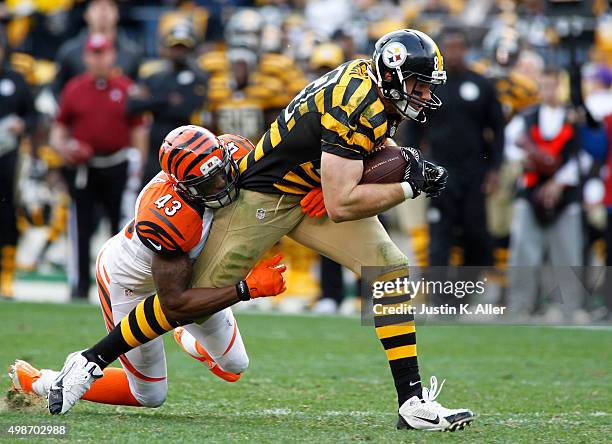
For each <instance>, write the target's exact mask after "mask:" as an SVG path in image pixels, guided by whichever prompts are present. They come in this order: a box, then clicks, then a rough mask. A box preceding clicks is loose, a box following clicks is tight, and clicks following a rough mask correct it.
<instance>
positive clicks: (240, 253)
mask: <svg viewBox="0 0 612 444" xmlns="http://www.w3.org/2000/svg"><path fill="white" fill-rule="evenodd" d="M445 80H446V72H445V71H444V63H443V58H442V54H441V53H440V50H439V48H438V46H437V45H436V43H435V42H434V41H433V40H432V39H431V38H430V37H429V36H427V35H426V34H424V33H422V32H420V31H416V30H411V29H403V30H399V31H394V32H391V33H389V34H386V35H385V36H383V37H382V38H381V39H380V40H379V41H378V42H377V43H376V46H375V50H374V54H373V58H372V59H371V60H366V59H359V60H352V61H349V62H347V63H344V64H342V65H340V66H339V67H337V68H336V69H334V70H332V71H331V72H329V73H327V74H325V75H323V76H322V77H320V78H318V79H317V80H315V81H313V82H312V83H310V84H309V85H308V86H306V87H305V88H304V89H303V90H302V91H301V92H300V93H299V94H298V95H297V96H296V97H295V98H294V99H293V100H292V101H291V103H290V104H289V105H288V106H287V107H286V108H284V109H283V110H282V111H281V113H280V115H279V116H278V118H277V119H276V120H275V121H274V123H272V125H271V126H270V129H269V130H268V131H267V132H266V133H265V134H264V136H263V137H262V138H261V140H260V141H259V143H258V144H257V145H256V147H255V149H254V150H253V151H251V152H250V153H249V154H248V155H247V156H245V157H244V158H242V160H240V162H238V166H239V169H240V174H241V178H240V189H241V191H240V195H239V196H238V198H237V200H236V204H235V205H232V206H229V207H224V208H219V209H218V210H215V223H214V225H213V227H212V229H211V233H210V236H209V238H208V241H207V242H208V245H209V246H210V248H211V251H213V253H212V254H205V255H201V256H200V257H199V259H198V261H197V262H196V264H195V265H194V285H196V286H198V287H211V286H213V287H224V286H227V285H232V284H236V283H237V282H239V281H240V280H241V279H244V277H245V276H246V274H247V272H248V271H249V269H250V268H251V267H252V266H253V264H255V263H256V261H257V259H258V258H259V257H260V256H261V255H262V254H263V253H264V252H266V251H267V250H268V249H269V248H270V247H271V246H272V245H274V243H276V242H277V241H278V240H279V239H280V238H281V237H282V236H284V235H287V236H289V237H290V238H292V239H293V240H295V241H297V242H298V243H300V244H302V245H305V246H307V247H310V248H312V249H313V250H315V251H317V252H318V253H320V254H322V255H324V256H327V257H329V258H330V259H332V260H334V261H336V262H338V263H340V264H342V265H345V266H346V267H348V268H350V269H351V270H352V271H354V272H355V273H358V274H361V271H362V267H366V266H379V267H381V268H382V267H384V270H385V271H384V272H381V274H380V275H378V280H384V279H394V278H396V277H405V276H407V273H408V267H407V265H408V264H407V259H406V257H405V255H404V254H403V253H402V252H401V251H400V249H399V248H398V247H397V246H396V245H395V244H394V243H393V242H392V241H391V239H390V237H389V235H388V234H387V232H386V231H385V229H384V228H383V226H382V225H381V224H380V222H379V221H378V219H377V218H376V217H375V216H376V215H377V214H379V213H381V212H383V211H385V210H387V209H389V208H391V207H393V206H395V205H398V204H400V203H402V202H404V201H405V200H407V199H412V198H415V197H417V196H418V195H419V194H421V192H424V193H425V194H427V195H434V194H436V193H439V192H440V191H441V190H442V189H443V188H444V186H445V182H446V171H445V170H444V168H442V167H438V166H436V165H433V164H432V163H429V162H424V161H423V159H422V156H421V154H420V152H419V151H418V150H416V149H414V148H402V154H403V155H404V157H405V158H406V160H407V161H408V164H409V165H410V166H409V167H408V168H407V169H406V172H405V174H404V180H403V181H402V182H401V183H392V184H361V183H360V181H361V178H362V174H363V158H364V156H366V155H368V154H369V153H371V152H372V151H373V150H375V149H377V148H379V147H381V146H382V145H384V144H389V143H392V141H391V140H390V138H391V137H393V135H394V133H395V130H396V128H397V125H398V124H399V123H400V122H401V120H403V119H406V118H409V119H414V120H416V121H418V122H421V123H424V122H425V121H426V112H427V111H428V110H432V109H436V108H438V107H439V106H440V105H441V101H440V100H439V98H438V97H436V95H435V94H434V90H435V88H436V87H437V86H439V85H440V84H443V83H444V82H445ZM321 189H322V197H324V206H325V207H326V213H327V215H328V216H329V217H323V218H309V217H305V215H304V213H303V212H302V207H301V205H300V201H301V200H302V199H304V202H305V203H307V202H310V203H312V202H316V201H317V199H312V197H313V196H315V195H317V194H319V195H320V193H321ZM319 197H321V196H319ZM318 200H319V201H320V199H318ZM309 208H312V209H313V211H309V213H314V214H316V213H319V214H320V213H321V211H319V210H318V207H317V206H316V205H315V206H314V207H311V206H310V205H306V209H309ZM230 266H231V267H230ZM388 299H389V301H388V303H389V304H391V303H399V302H402V301H408V300H409V299H410V297H409V296H408V295H403V296H400V297H394V298H388ZM374 323H375V326H376V333H377V335H378V338H379V339H380V341H381V342H382V345H383V348H384V349H385V352H386V355H387V358H388V360H389V365H390V367H391V373H392V375H393V379H394V382H395V387H396V389H397V395H398V402H399V420H398V424H397V427H398V428H416V429H429V430H455V429H458V428H463V427H464V425H465V424H468V423H470V422H471V421H472V420H473V413H472V412H471V411H469V410H467V409H457V410H449V409H446V408H444V407H442V406H441V405H440V404H439V403H438V402H436V401H435V398H436V396H437V394H438V390H437V383H436V381H435V380H432V387H431V389H426V388H422V385H421V377H420V375H419V369H418V364H417V352H416V337H415V325H414V320H413V319H412V318H410V317H402V319H400V320H398V318H397V317H394V316H376V317H375V319H374ZM440 387H441V386H440Z"/></svg>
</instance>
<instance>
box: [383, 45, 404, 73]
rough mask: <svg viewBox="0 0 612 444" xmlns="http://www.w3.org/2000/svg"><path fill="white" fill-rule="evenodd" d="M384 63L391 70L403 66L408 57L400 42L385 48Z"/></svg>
mask: <svg viewBox="0 0 612 444" xmlns="http://www.w3.org/2000/svg"><path fill="white" fill-rule="evenodd" d="M382 52H383V57H382V59H383V63H384V64H385V65H387V66H388V67H389V68H397V67H398V66H402V65H403V64H404V62H405V61H406V58H407V57H408V51H406V47H405V46H404V45H402V44H401V43H399V42H390V43H389V44H387V45H386V46H385V47H384V48H383V51H382Z"/></svg>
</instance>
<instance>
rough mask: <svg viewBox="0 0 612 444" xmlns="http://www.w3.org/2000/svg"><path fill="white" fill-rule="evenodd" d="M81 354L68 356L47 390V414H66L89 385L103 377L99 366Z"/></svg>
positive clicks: (75, 353) (78, 352) (76, 353)
mask: <svg viewBox="0 0 612 444" xmlns="http://www.w3.org/2000/svg"><path fill="white" fill-rule="evenodd" d="M82 352H83V350H81V351H77V352H74V353H71V354H70V355H68V357H67V358H66V362H65V363H64V368H62V371H61V372H60V373H59V375H57V377H56V378H55V380H54V381H53V384H52V385H51V388H50V389H49V395H48V397H47V400H48V401H49V413H51V414H52V415H63V414H64V413H66V412H68V410H70V409H71V408H72V407H74V405H75V404H76V403H77V401H78V400H79V399H81V397H82V396H83V395H84V394H85V392H86V391H87V390H89V388H90V387H91V384H93V383H94V381H95V380H96V379H99V378H101V377H102V376H103V375H104V373H103V372H102V369H101V368H100V366H99V365H98V364H96V363H95V362H90V361H88V360H87V358H85V356H83V355H82V354H81V353H82Z"/></svg>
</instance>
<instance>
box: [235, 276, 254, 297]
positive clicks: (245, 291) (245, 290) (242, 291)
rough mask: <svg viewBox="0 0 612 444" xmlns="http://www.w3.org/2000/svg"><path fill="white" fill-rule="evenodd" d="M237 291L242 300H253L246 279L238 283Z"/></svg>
mask: <svg viewBox="0 0 612 444" xmlns="http://www.w3.org/2000/svg"><path fill="white" fill-rule="evenodd" d="M236 293H237V295H238V299H240V300H241V301H250V300H251V292H250V291H249V286H248V285H247V282H246V281H240V282H238V283H237V284H236Z"/></svg>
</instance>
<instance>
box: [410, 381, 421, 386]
mask: <svg viewBox="0 0 612 444" xmlns="http://www.w3.org/2000/svg"><path fill="white" fill-rule="evenodd" d="M420 383H421V381H417V382H411V383H410V387H413V386H415V385H417V384H420Z"/></svg>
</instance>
